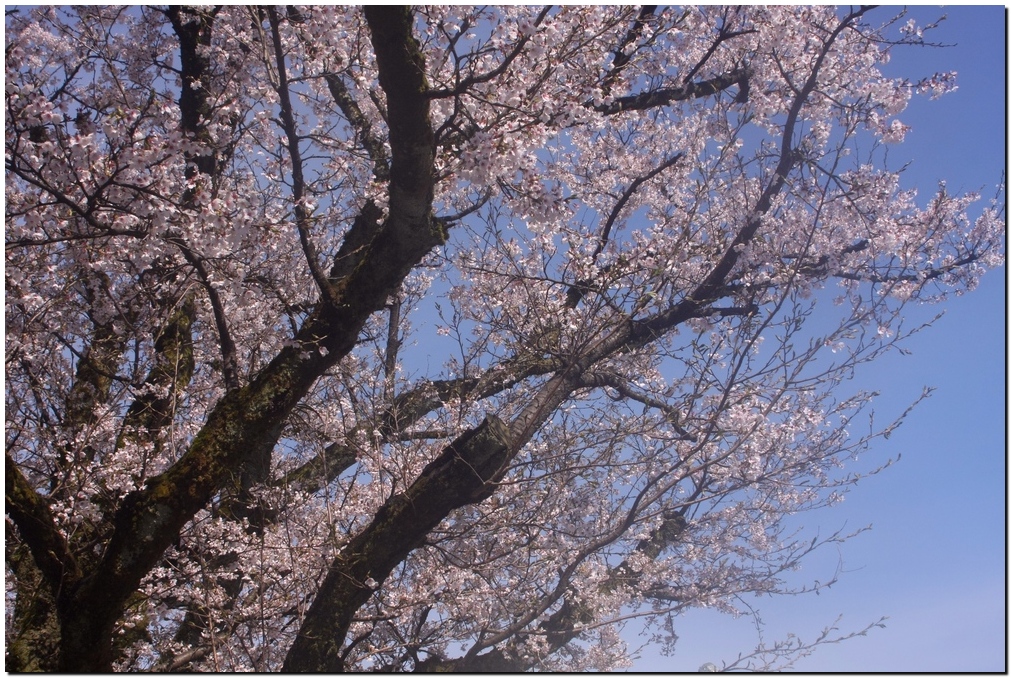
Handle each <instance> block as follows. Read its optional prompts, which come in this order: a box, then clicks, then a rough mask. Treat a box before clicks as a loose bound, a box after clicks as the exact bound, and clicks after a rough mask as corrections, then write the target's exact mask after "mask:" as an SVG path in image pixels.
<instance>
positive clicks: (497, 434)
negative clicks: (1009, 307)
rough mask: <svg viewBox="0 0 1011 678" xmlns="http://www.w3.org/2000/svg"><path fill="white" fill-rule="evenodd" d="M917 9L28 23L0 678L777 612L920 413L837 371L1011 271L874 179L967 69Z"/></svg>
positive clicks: (415, 659) (9, 273) (579, 656)
mask: <svg viewBox="0 0 1011 678" xmlns="http://www.w3.org/2000/svg"><path fill="white" fill-rule="evenodd" d="M896 14H897V12H896V11H895V10H890V9H888V8H884V9H871V8H868V7H859V8H853V9H849V10H841V9H837V8H833V7H794V6H791V7H775V8H758V7H743V8H742V7H734V8H720V7H707V8H695V7H688V8H680V7H666V8H661V7H654V6H643V7H628V6H621V7H603V6H594V7H546V8H532V7H502V8H480V9H475V8H468V7H456V6H453V7H427V8H414V9H409V8H403V7H365V8H348V7H334V6H326V7H295V6H285V7H238V6H220V7H167V8H166V7H92V6H88V7H75V8H69V7H67V8H53V7H44V8H38V9H33V10H30V11H29V10H22V9H16V10H8V12H7V16H6V29H7V30H6V44H5V65H6V91H5V97H6V99H5V101H6V116H7V117H6V126H5V144H6V145H5V166H6V196H5V200H6V213H5V249H6V267H5V284H6V285H5V290H6V297H5V299H6V302H5V309H6V327H7V331H6V353H5V358H6V382H5V383H6V386H5V398H6V401H5V403H6V423H7V427H6V462H5V463H6V467H5V468H6V490H5V492H6V494H5V502H6V515H7V544H6V581H7V602H8V605H7V618H6V639H7V656H6V668H7V669H8V670H11V671H14V670H56V669H59V670H69V671H94V670H103V671H104V670H111V669H118V670H219V671H232V670H256V671H269V670H280V669H284V670H291V671H333V670H396V671H407V670H413V671H515V670H528V669H542V670H551V669H556V670H557V669H566V670H585V669H602V670H607V669H613V668H620V667H622V666H626V665H627V663H626V662H627V659H628V656H629V650H628V649H627V648H626V647H625V644H624V642H623V641H622V638H621V635H620V630H621V628H622V625H623V624H624V623H626V622H627V621H628V620H629V619H632V618H642V619H644V620H645V622H646V624H647V628H648V629H650V631H651V633H652V634H653V639H654V640H655V642H658V643H663V644H665V645H666V647H667V648H668V649H670V650H673V647H674V641H675V640H676V635H675V628H676V624H677V617H678V615H679V613H681V612H683V611H686V610H688V609H691V608H695V607H715V608H718V609H721V610H726V611H734V610H735V604H736V601H737V600H738V598H739V597H740V596H742V595H746V594H756V593H757V594H765V593H774V592H782V591H784V590H786V589H787V586H788V585H787V584H786V582H785V579H784V575H785V574H786V573H787V572H789V571H790V570H793V569H795V568H796V567H797V566H798V565H799V564H800V562H801V561H802V559H803V558H804V556H805V555H807V554H809V553H811V552H812V551H814V550H816V549H818V548H819V547H821V546H822V545H824V544H826V543H833V542H837V541H840V540H842V539H844V538H845V537H846V535H845V534H842V533H836V534H831V535H829V536H822V537H815V538H814V539H812V538H811V535H810V534H798V533H794V532H792V531H790V530H788V529H787V527H786V525H785V523H784V519H785V518H787V517H788V516H791V515H794V514H796V513H798V512H803V511H808V510H811V509H814V508H818V507H822V506H827V505H831V504H832V503H834V502H835V501H837V500H838V499H839V497H840V496H841V493H843V492H845V490H846V488H847V487H848V486H849V485H851V484H852V482H853V481H854V480H855V479H856V478H857V477H858V476H859V474H860V473H866V472H867V469H862V468H860V467H853V466H852V465H851V464H850V462H852V461H853V460H854V457H855V456H856V455H857V454H858V453H860V452H862V451H864V450H865V449H867V447H868V446H869V445H870V444H871V443H872V442H873V441H874V439H875V438H877V437H879V436H882V435H888V434H889V432H890V431H891V430H892V428H893V427H894V426H895V425H897V424H898V423H899V422H892V423H889V424H886V425H884V426H880V425H877V426H876V425H874V423H873V420H872V418H870V417H868V416H867V415H868V413H869V402H870V395H869V394H864V393H856V394H852V393H851V394H847V393H846V391H845V389H843V388H841V386H842V384H843V383H844V382H845V381H846V380H847V379H849V378H850V377H851V375H852V374H853V372H854V370H855V369H857V368H859V367H860V366H861V365H864V364H866V363H867V362H869V361H871V360H873V359H874V358H875V357H877V356H879V355H881V354H882V352H884V351H888V350H891V349H892V348H894V347H896V346H898V345H899V342H901V339H902V338H903V337H904V336H906V335H907V334H908V333H910V332H911V331H915V329H916V328H910V327H906V326H905V325H904V324H903V320H902V319H903V314H902V311H903V308H904V306H905V305H906V304H909V303H922V302H939V301H942V300H944V299H945V298H946V296H947V295H948V294H949V293H951V292H955V293H961V292H963V291H965V290H969V289H972V287H973V286H974V285H975V284H976V282H977V280H978V279H979V276H980V275H982V274H983V273H984V272H985V270H986V269H987V268H991V267H994V266H998V265H1000V264H1002V263H1003V259H1002V251H1003V236H1004V220H1003V218H1004V212H1003V208H1002V206H1001V204H1000V203H999V201H997V200H995V201H994V203H993V204H992V205H990V206H989V207H984V208H982V209H980V208H977V207H973V205H974V203H975V202H977V201H978V200H979V196H977V195H954V194H952V193H950V192H949V191H947V190H946V188H945V187H944V186H943V185H942V186H940V187H938V188H937V190H936V192H935V193H934V194H933V195H930V196H925V197H924V196H918V195H917V193H916V192H915V191H912V190H907V189H904V188H902V186H901V184H900V178H901V168H898V169H895V168H890V167H888V165H887V163H886V162H885V157H884V156H885V153H884V147H885V146H886V145H888V144H896V143H901V141H902V138H903V135H904V134H905V132H906V130H907V128H906V126H905V125H904V124H903V123H902V122H901V120H900V118H899V117H898V116H900V114H901V113H902V111H903V109H904V108H905V106H906V104H907V102H908V101H909V99H910V98H911V97H913V96H919V95H925V96H940V95H942V94H944V93H945V92H946V91H949V90H950V89H951V88H952V87H953V85H954V81H953V78H952V76H951V75H949V74H937V75H934V76H931V77H927V78H925V79H921V80H910V79H903V78H898V79H897V78H892V77H886V76H885V75H883V74H882V72H881V70H880V68H879V66H880V65H881V64H883V63H885V62H886V61H887V59H888V56H889V54H890V52H891V51H892V50H893V49H898V48H902V47H903V46H905V45H922V44H925V42H926V41H927V37H925V35H926V34H925V30H926V29H929V27H920V26H917V25H915V24H914V23H913V22H907V21H906V20H905V18H904V17H903V16H902V15H901V13H899V14H898V15H897V16H896ZM970 210H975V213H976V214H978V216H977V217H976V218H975V219H972V218H970V216H969V211H970ZM872 471H873V469H872ZM821 585H824V584H813V585H812V588H813V589H814V590H817V587H818V586H821ZM788 649H789V648H788ZM758 659H761V657H759V658H758Z"/></svg>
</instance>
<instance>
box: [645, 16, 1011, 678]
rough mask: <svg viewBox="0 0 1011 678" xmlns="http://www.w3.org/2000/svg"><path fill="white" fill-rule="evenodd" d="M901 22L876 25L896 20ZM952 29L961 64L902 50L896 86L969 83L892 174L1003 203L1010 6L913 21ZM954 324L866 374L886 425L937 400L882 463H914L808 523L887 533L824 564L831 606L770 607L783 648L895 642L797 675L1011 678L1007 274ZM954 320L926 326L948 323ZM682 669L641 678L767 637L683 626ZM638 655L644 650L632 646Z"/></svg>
mask: <svg viewBox="0 0 1011 678" xmlns="http://www.w3.org/2000/svg"><path fill="white" fill-rule="evenodd" d="M898 9H899V8H892V7H882V8H880V9H877V10H875V11H874V13H873V14H872V15H871V16H870V18H873V17H874V16H875V15H876V16H877V17H878V18H879V19H883V18H884V17H885V16H886V15H887V13H888V12H891V11H893V10H894V11H898ZM944 14H946V15H947V17H948V18H947V20H946V21H944V22H943V23H942V24H941V26H940V27H939V28H938V29H937V30H936V31H934V32H933V35H935V40H937V41H940V42H944V43H947V44H953V45H954V46H952V47H948V48H945V49H916V48H906V49H902V50H896V52H895V54H894V56H893V58H892V61H891V62H890V63H889V64H888V66H887V67H886V68H887V69H888V70H887V71H886V72H889V73H891V74H892V75H903V76H906V77H909V78H918V77H923V76H928V75H930V74H931V73H933V72H935V71H943V70H954V71H957V73H958V86H959V88H958V90H957V91H956V92H954V93H952V94H949V95H947V96H945V97H943V98H941V99H940V100H937V101H930V100H929V99H927V98H925V97H918V98H914V100H913V102H912V103H911V105H910V107H909V108H908V109H907V110H906V112H905V113H904V114H903V115H900V116H899V117H900V119H901V120H902V121H903V122H904V123H906V124H908V125H911V126H912V131H911V132H910V133H909V134H907V136H906V143H904V144H902V145H901V146H898V147H894V148H893V149H892V150H891V151H890V154H889V165H890V166H899V165H901V164H902V163H903V162H905V161H906V160H912V161H913V163H914V164H913V165H912V167H911V168H910V169H909V171H908V173H907V177H906V184H907V185H908V186H919V187H920V188H921V196H923V197H924V198H925V197H926V196H928V195H929V194H931V193H932V191H933V190H934V189H935V188H936V184H937V181H938V180H940V179H946V180H947V185H948V188H949V189H950V190H952V191H974V190H980V189H985V190H984V191H983V195H984V196H985V197H990V196H992V195H993V193H994V188H995V186H996V184H997V183H998V182H999V180H1000V177H1001V172H1002V171H1003V170H1004V168H1005V165H1006V156H1005V144H1006V120H1005V112H1006V100H1007V94H1006V82H1007V78H1006V72H1005V31H1006V22H1005V10H1004V7H1001V6H952V7H943V8H938V7H913V8H910V16H912V17H914V18H916V19H917V21H918V23H927V22H929V21H932V20H935V19H937V18H938V17H940V16H942V15H944ZM943 308H944V310H946V313H945V316H944V317H943V318H942V319H941V320H939V321H938V322H937V323H936V324H935V325H934V326H933V327H932V328H929V329H928V330H927V331H925V332H924V333H922V334H920V335H918V336H916V337H913V338H912V339H911V340H910V342H909V343H907V344H905V346H906V347H907V348H908V349H910V350H911V351H912V354H911V355H907V356H903V355H898V354H893V355H890V356H888V357H887V358H886V359H884V360H881V361H879V362H877V363H875V364H874V365H873V366H871V369H870V370H864V372H863V373H862V374H860V375H858V382H857V385H858V386H860V387H862V388H867V389H875V390H881V391H882V392H883V393H882V397H881V398H879V399H878V400H876V401H875V410H876V411H877V412H879V413H880V414H881V416H882V419H881V421H884V420H885V419H887V418H888V417H887V415H893V416H894V415H897V414H899V413H901V412H902V410H903V409H905V407H906V406H907V405H908V404H909V403H910V402H911V401H912V400H913V399H915V398H916V396H917V395H918V394H919V393H920V392H921V391H922V389H923V387H924V386H934V387H936V389H937V390H936V391H935V393H934V395H933V396H932V397H931V398H929V399H928V400H926V401H925V402H923V403H922V404H921V405H920V406H919V407H918V408H917V409H916V410H914V411H913V413H912V414H911V415H910V416H909V418H908V419H907V420H906V423H905V424H904V425H903V426H902V427H901V428H900V429H899V430H898V431H897V432H896V433H895V434H894V435H892V436H891V438H890V439H889V440H887V441H884V440H879V441H878V442H877V444H876V445H875V447H874V449H873V450H872V453H871V454H870V455H868V456H869V457H871V459H869V460H868V462H869V463H870V462H873V461H879V460H880V461H883V460H884V459H886V458H889V457H892V458H894V457H895V456H897V455H899V454H901V455H902V459H901V461H899V462H898V463H897V464H895V465H894V466H892V467H891V468H889V469H887V470H886V471H884V472H883V473H882V474H880V475H878V476H875V477H872V478H868V479H866V480H865V481H863V482H861V484H860V485H859V486H858V487H856V488H855V489H854V490H853V491H852V492H850V494H849V495H848V496H847V498H846V501H845V502H843V504H842V505H840V506H837V507H834V508H832V509H829V510H826V511H821V512H816V513H812V514H807V515H806V516H804V518H803V520H804V521H805V523H806V524H807V525H808V526H818V527H819V528H820V531H821V534H823V535H826V534H830V533H831V532H833V531H835V530H836V529H838V528H841V527H846V528H848V529H849V528H853V529H855V528H858V527H861V526H864V525H869V524H873V529H872V530H871V531H870V532H866V533H864V534H862V535H860V536H858V537H857V538H855V539H854V540H852V541H850V542H847V543H846V544H844V545H843V546H842V547H841V548H840V549H839V550H838V551H833V552H827V553H825V554H824V556H823V558H822V559H821V560H818V561H811V562H810V563H809V564H808V565H807V566H805V568H804V569H803V570H802V571H801V572H800V573H799V579H798V581H808V580H810V579H821V580H823V581H824V580H825V579H827V578H830V577H831V576H832V575H833V573H834V572H835V570H836V568H837V567H839V566H840V563H841V568H842V570H843V572H842V574H841V577H840V581H839V582H838V583H837V584H835V586H833V587H832V588H831V589H829V590H828V591H825V592H822V593H821V595H819V596H804V597H799V598H779V599H775V598H773V599H770V598H763V599H760V600H758V601H756V602H758V603H759V604H760V609H761V610H762V612H763V614H762V617H763V620H764V622H765V624H766V626H765V631H764V637H765V640H766V642H767V643H771V642H773V641H775V640H779V639H782V638H784V637H785V636H786V635H787V634H788V633H791V632H792V633H795V634H797V635H798V636H800V637H801V638H806V639H813V638H815V637H817V635H818V634H819V632H820V631H821V629H822V628H824V627H825V626H828V625H831V624H832V623H833V622H835V620H836V618H837V617H838V616H839V615H840V614H841V615H843V617H842V619H841V621H840V622H839V627H840V628H841V629H842V630H857V629H859V628H862V627H863V626H865V625H867V624H868V623H870V622H873V621H875V620H877V619H878V618H880V617H882V616H887V617H889V619H888V620H886V621H885V624H886V628H884V629H874V630H872V631H871V632H870V633H869V634H868V635H867V636H866V637H862V638H855V639H853V640H850V641H847V642H845V643H842V644H840V645H831V646H826V647H823V648H821V649H819V650H818V651H816V652H815V653H814V654H813V655H812V656H810V657H808V658H806V659H803V660H801V661H800V662H798V663H797V665H796V666H795V667H794V670H797V671H810V672H818V671H837V672H854V671H913V672H928V671H998V672H1000V671H1005V670H1006V668H1007V665H1006V646H1007V643H1006V641H1007V626H1006V601H1007V595H1006V560H1005V558H1006V555H1005V548H1006V535H1007V526H1006V488H1007V484H1006V479H1007V466H1006V456H1005V450H1006V421H1007V419H1006V414H1007V401H1006V395H1005V387H1006V365H1007V363H1006V330H1007V303H1006V287H1005V269H1004V268H1003V267H1002V268H1001V269H999V270H996V271H992V272H990V273H989V274H987V275H986V276H985V277H984V279H983V282H982V284H981V285H980V287H979V288H978V289H977V290H976V291H974V292H972V293H970V294H967V295H965V296H962V297H958V298H956V297H952V298H951V299H950V300H949V302H948V303H947V304H946V305H945V306H944V307H943ZM938 310H941V309H940V308H938V307H926V308H917V309H914V310H913V313H912V315H913V316H915V317H919V318H921V319H923V320H926V319H929V318H931V317H933V315H934V313H935V312H936V311H938ZM676 628H677V633H678V635H679V638H680V640H679V642H678V651H677V653H676V654H675V656H673V657H662V656H660V655H659V653H658V652H655V651H649V650H645V651H644V652H643V655H642V660H640V661H639V662H638V663H637V664H636V666H635V668H634V669H633V670H640V671H696V670H697V669H698V667H699V666H700V665H701V664H703V663H705V662H707V661H712V662H714V663H716V664H719V663H720V662H721V661H724V660H726V661H730V660H732V659H734V658H735V657H736V656H737V654H738V653H747V652H749V651H750V650H751V649H752V648H753V647H754V645H755V643H756V640H757V636H756V633H755V630H754V627H753V626H752V625H751V622H750V620H748V619H743V618H742V619H738V620H735V619H733V618H731V617H728V616H726V615H720V614H717V613H711V612H709V611H698V612H691V613H689V614H687V615H685V616H684V617H683V618H682V619H681V620H680V623H679V624H677V626H676ZM629 640H630V641H634V637H630V638H629Z"/></svg>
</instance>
